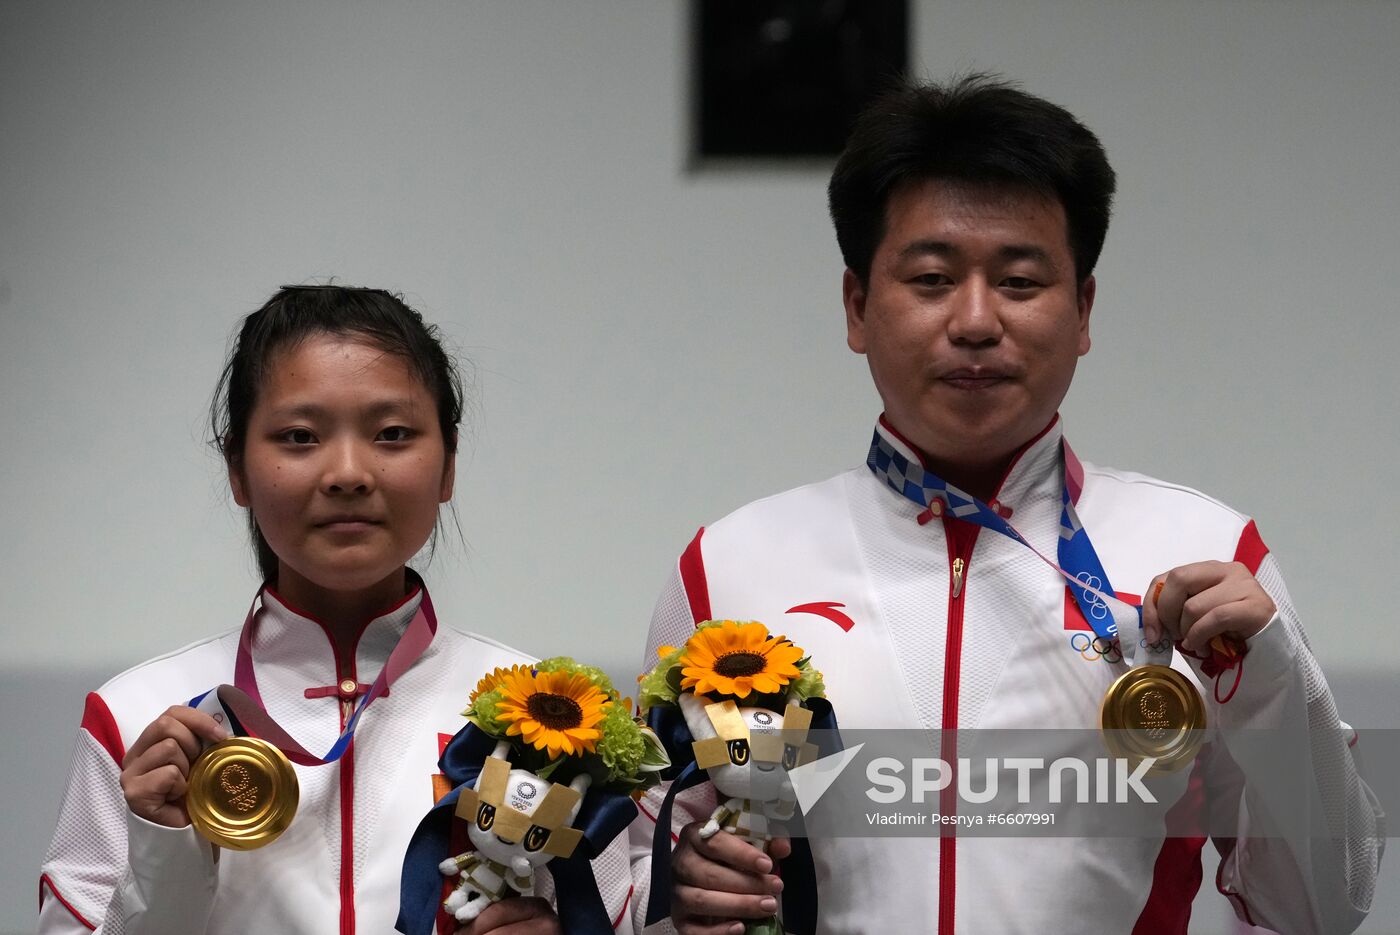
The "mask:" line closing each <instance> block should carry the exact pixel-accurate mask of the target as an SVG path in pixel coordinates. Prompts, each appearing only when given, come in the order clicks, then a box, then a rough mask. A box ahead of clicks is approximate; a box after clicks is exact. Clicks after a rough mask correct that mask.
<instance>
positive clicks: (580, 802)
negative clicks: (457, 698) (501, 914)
mask: <svg viewBox="0 0 1400 935" xmlns="http://www.w3.org/2000/svg"><path fill="white" fill-rule="evenodd" d="M463 714H464V715H465V716H466V718H467V720H468V722H469V723H468V724H467V726H466V727H464V728H463V729H462V730H461V731H459V732H458V733H457V735H456V736H455V737H453V738H452V740H451V742H449V743H448V745H447V748H446V749H445V750H444V752H443V755H442V759H441V760H440V762H439V765H440V766H441V768H442V772H443V776H444V777H445V781H444V785H445V786H448V787H450V791H446V790H445V791H446V794H445V795H443V796H442V798H441V799H439V801H438V804H437V805H436V806H434V808H433V810H432V811H431V812H429V814H428V816H427V817H426V818H424V819H423V822H422V823H420V825H419V827H418V830H417V831H416V832H415V833H414V836H413V839H412V840H411V841H410V843H409V848H408V854H407V856H406V858H405V861H404V872H403V884H402V888H401V892H400V905H399V920H398V926H397V927H398V929H399V931H401V932H405V933H407V935H430V933H432V932H434V931H435V930H436V931H441V930H444V929H445V930H448V931H451V930H452V929H455V927H456V924H457V923H470V922H471V921H472V920H474V919H475V918H476V917H477V916H478V915H480V914H481V912H482V910H484V909H485V908H486V907H487V906H489V905H491V904H492V903H494V902H497V901H499V900H501V899H505V898H508V897H511V896H516V895H520V896H529V895H534V894H535V892H536V889H537V887H536V876H537V874H538V873H539V872H540V871H541V870H542V869H543V868H545V867H546V866H547V867H548V870H549V872H550V873H551V874H552V875H553V877H554V885H555V890H556V892H557V894H558V897H559V900H560V902H561V903H563V902H568V904H569V906H570V912H569V913H568V915H567V917H566V918H563V919H561V922H562V923H563V927H564V931H565V932H568V933H570V935H592V933H595V932H597V933H603V932H607V933H611V932H612V923H611V920H610V919H608V917H607V913H606V912H604V911H603V907H602V899H601V897H600V896H599V895H598V892H597V886H596V883H595V882H594V878H593V873H592V870H591V868H590V867H589V864H588V861H590V860H591V859H592V858H594V857H596V856H598V854H600V853H601V852H602V851H603V849H605V848H606V847H607V845H608V844H609V843H610V842H611V841H612V839H613V838H614V837H616V836H617V835H618V834H619V833H621V832H622V831H623V830H625V829H626V827H627V825H628V824H629V823H630V822H631V820H632V819H633V818H634V817H635V816H636V805H635V802H634V801H633V799H632V795H633V794H634V793H640V792H641V791H643V790H645V789H646V788H647V787H649V786H651V785H653V784H655V783H656V782H658V781H660V775H661V771H662V770H664V769H665V768H666V767H667V766H668V765H669V760H668V759H667V757H666V752H665V750H664V748H663V747H662V746H661V743H660V741H659V740H658V739H657V737H656V735H655V734H654V733H653V732H652V731H651V730H650V729H649V728H648V727H647V726H646V725H645V724H643V723H642V722H641V721H639V720H637V719H635V718H633V717H632V714H631V702H630V700H627V699H622V698H619V697H618V693H617V692H616V691H615V690H614V689H613V687H612V684H611V682H609V680H608V677H607V676H606V675H604V674H603V672H602V670H600V669H596V668H594V667H592V666H585V665H580V664H579V663H577V662H575V661H574V660H572V659H569V658H568V657H565V656H559V657H555V658H553V659H546V660H544V661H542V662H539V663H536V664H535V665H533V666H527V665H518V666H513V667H511V668H509V669H496V670H495V671H493V672H491V673H489V674H488V675H486V676H485V677H483V678H482V679H481V681H480V682H479V683H478V684H477V687H476V691H474V692H473V693H472V695H471V698H470V700H469V704H468V707H467V710H466V711H464V712H463ZM445 881H446V883H447V884H448V885H447V886H444V882H445ZM445 889H450V892H448V893H447V895H446V898H444V897H443V892H444V890H445Z"/></svg>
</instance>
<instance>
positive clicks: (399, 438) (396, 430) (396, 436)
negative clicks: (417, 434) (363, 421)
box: [377, 425, 413, 442]
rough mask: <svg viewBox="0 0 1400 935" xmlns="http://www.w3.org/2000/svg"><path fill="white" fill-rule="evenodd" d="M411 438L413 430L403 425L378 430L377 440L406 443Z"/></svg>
mask: <svg viewBox="0 0 1400 935" xmlns="http://www.w3.org/2000/svg"><path fill="white" fill-rule="evenodd" d="M412 437H413V430H412V429H410V428H408V427H407V426H404V425H391V426H389V427H388V428H387V429H380V431H379V435H378V436H377V440H378V441H381V442H406V441H408V440H409V439H410V438H412Z"/></svg>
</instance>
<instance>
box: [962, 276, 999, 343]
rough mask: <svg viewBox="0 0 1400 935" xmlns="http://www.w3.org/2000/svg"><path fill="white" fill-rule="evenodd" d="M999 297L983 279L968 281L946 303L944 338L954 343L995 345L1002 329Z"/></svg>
mask: <svg viewBox="0 0 1400 935" xmlns="http://www.w3.org/2000/svg"><path fill="white" fill-rule="evenodd" d="M1000 299H1001V296H1000V294H999V293H998V292H997V291H996V289H995V288H994V287H993V286H992V285H991V284H989V283H988V282H987V281H986V280H983V279H979V278H971V279H968V280H966V281H964V282H963V283H962V285H961V287H960V288H959V289H958V290H957V291H956V292H955V293H954V295H953V296H952V297H951V299H950V300H949V315H948V337H949V339H950V340H951V341H952V342H953V343H954V344H966V345H974V346H978V345H988V344H996V343H997V342H999V341H1000V340H1001V338H1002V335H1003V334H1004V329H1003V327H1002V321H1001V302H1000Z"/></svg>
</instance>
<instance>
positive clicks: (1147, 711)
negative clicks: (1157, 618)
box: [1099, 665, 1206, 772]
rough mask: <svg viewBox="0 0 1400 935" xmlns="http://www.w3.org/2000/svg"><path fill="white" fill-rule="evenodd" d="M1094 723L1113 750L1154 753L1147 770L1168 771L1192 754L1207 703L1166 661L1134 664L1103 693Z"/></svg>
mask: <svg viewBox="0 0 1400 935" xmlns="http://www.w3.org/2000/svg"><path fill="white" fill-rule="evenodd" d="M1099 726H1100V727H1101V728H1102V729H1103V732H1104V734H1103V736H1104V744H1105V745H1106V746H1107V747H1108V750H1109V753H1110V754H1112V755H1113V756H1121V757H1126V758H1127V759H1129V760H1132V761H1141V760H1144V759H1146V758H1147V757H1153V758H1154V759H1155V760H1156V762H1155V763H1154V764H1153V766H1152V770H1151V772H1171V771H1173V770H1177V769H1180V768H1181V767H1183V766H1185V765H1186V764H1187V763H1190V762H1191V761H1192V760H1194V759H1195V758H1196V752H1197V751H1198V750H1199V749H1200V747H1201V742H1202V741H1203V740H1204V732H1205V727H1206V708H1205V704H1204V702H1202V701H1201V694H1200V692H1198V691H1197V690H1196V686H1194V685H1192V684H1191V680H1190V679H1188V678H1187V677H1186V676H1184V675H1182V674H1181V673H1180V672H1177V671H1176V670H1175V669H1172V668H1170V667H1168V666H1161V665H1145V666H1135V667H1133V668H1131V669H1129V670H1128V671H1127V672H1126V673H1124V674H1123V675H1120V676H1119V677H1118V678H1117V679H1116V680H1115V681H1114V683H1113V684H1112V685H1110V686H1109V687H1108V692H1107V693H1106V694H1105V695H1104V696H1103V705H1102V706H1101V707H1100V708H1099Z"/></svg>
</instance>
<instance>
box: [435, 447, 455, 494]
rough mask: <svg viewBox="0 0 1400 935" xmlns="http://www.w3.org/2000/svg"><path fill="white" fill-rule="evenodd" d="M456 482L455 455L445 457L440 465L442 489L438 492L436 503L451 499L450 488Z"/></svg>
mask: <svg viewBox="0 0 1400 935" xmlns="http://www.w3.org/2000/svg"><path fill="white" fill-rule="evenodd" d="M456 482H457V454H456V452H453V453H451V454H449V455H448V456H447V458H446V459H445V460H444V461H443V464H442V487H441V488H439V490H438V503H446V502H447V501H448V500H451V499H452V486H453V484H455V483H456Z"/></svg>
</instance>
